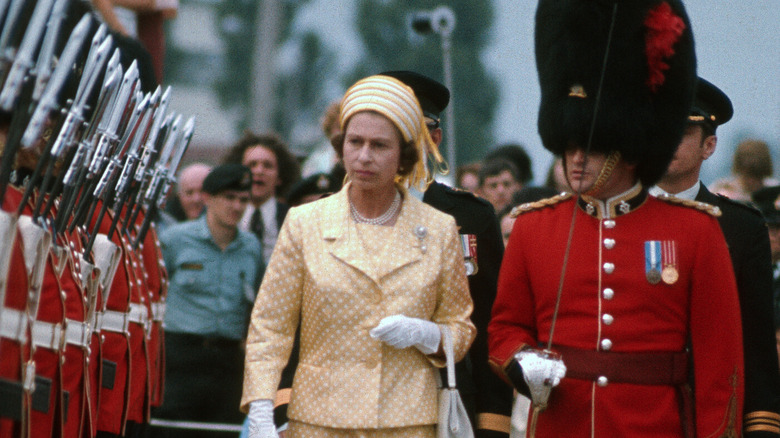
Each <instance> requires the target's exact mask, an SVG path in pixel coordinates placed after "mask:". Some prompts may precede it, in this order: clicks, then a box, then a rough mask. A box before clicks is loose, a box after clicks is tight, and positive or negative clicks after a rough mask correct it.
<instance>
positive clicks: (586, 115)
mask: <svg viewBox="0 0 780 438" xmlns="http://www.w3.org/2000/svg"><path fill="white" fill-rule="evenodd" d="M613 21H614V24H613ZM610 29H611V30H610ZM610 31H611V32H612V34H611V37H610ZM535 39H536V41H535V53H536V67H537V70H538V72H539V84H540V87H541V92H542V100H541V104H540V107H539V122H538V123H539V135H540V136H541V138H542V143H543V144H544V146H545V147H546V148H547V149H549V150H550V151H552V152H553V153H555V154H557V155H562V154H563V152H564V151H565V150H566V148H567V147H570V146H572V145H576V146H581V147H583V148H584V147H586V146H587V145H588V144H590V150H591V151H594V152H603V153H609V152H612V151H619V152H620V153H621V155H622V156H623V158H624V159H625V160H627V161H629V162H632V163H636V164H637V174H638V176H639V178H640V180H641V181H642V183H643V184H645V185H651V184H654V183H655V182H656V181H657V180H658V179H659V178H660V177H661V176H662V175H663V173H664V172H665V170H666V167H667V166H668V164H669V161H671V159H672V156H673V155H674V151H675V150H676V149H677V145H678V144H679V141H680V138H681V137H682V134H683V131H684V129H685V124H686V122H687V117H688V113H689V111H690V108H691V105H692V103H693V95H694V89H695V85H696V55H695V52H694V44H693V34H692V33H691V25H690V22H689V20H688V16H687V14H686V12H685V8H684V7H683V5H682V3H681V1H680V0H539V5H538V8H537V11H536V29H535ZM605 54H606V55H607V60H606V63H605V61H604V59H605ZM600 84H601V85H600ZM600 87H601V88H600ZM597 96H599V102H598V107H597V102H596V97H597ZM594 116H595V117H594Z"/></svg>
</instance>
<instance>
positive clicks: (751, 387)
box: [650, 78, 780, 437]
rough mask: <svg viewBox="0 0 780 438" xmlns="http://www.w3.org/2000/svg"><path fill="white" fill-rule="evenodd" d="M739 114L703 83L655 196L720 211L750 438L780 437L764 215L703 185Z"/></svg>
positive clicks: (722, 95) (779, 390)
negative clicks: (735, 296) (735, 302)
mask: <svg viewBox="0 0 780 438" xmlns="http://www.w3.org/2000/svg"><path fill="white" fill-rule="evenodd" d="M733 113H734V111H733V108H732V106H731V101H730V100H729V98H728V96H726V94H725V93H724V92H723V91H721V90H720V89H718V88H717V87H716V86H714V85H713V84H711V83H710V82H708V81H706V80H704V79H701V78H699V80H698V83H697V88H696V98H695V101H694V107H693V108H692V109H691V113H690V115H689V116H688V126H687V128H686V131H685V135H684V136H683V139H682V141H681V142H680V146H679V147H678V149H677V152H676V153H675V156H674V158H673V159H672V162H671V163H670V165H669V168H668V170H667V173H666V175H664V177H663V178H662V179H661V181H660V182H659V183H658V185H657V187H654V188H653V189H651V190H650V193H651V194H654V195H656V196H668V195H667V194H671V195H674V196H676V197H679V198H684V199H694V200H696V201H700V202H706V203H708V204H711V205H714V206H717V207H718V208H719V209H720V211H721V212H722V215H721V216H720V217H718V222H719V224H720V228H721V230H722V231H723V234H724V236H725V238H726V243H727V244H728V248H729V253H730V255H731V262H732V265H733V267H734V275H735V277H736V280H737V289H738V292H739V301H740V308H741V312H742V333H743V339H744V341H743V344H744V352H745V406H744V418H743V426H744V433H745V436H746V437H770V436H774V437H777V436H780V415H778V406H777V402H778V400H779V399H778V396H780V375H779V374H778V360H777V353H776V349H775V348H773V345H774V343H775V340H774V336H773V333H774V329H773V327H774V325H773V312H772V310H771V309H773V306H772V299H773V298H772V267H771V255H770V247H769V239H768V234H767V229H766V226H765V225H764V219H763V218H762V216H761V213H760V212H759V211H758V210H756V209H755V208H753V207H749V206H747V205H745V204H743V203H740V202H736V201H732V200H731V199H729V198H727V197H725V196H721V195H715V194H713V193H712V192H710V191H709V190H707V187H706V186H705V185H704V184H702V183H701V181H699V172H700V170H701V165H702V163H703V162H704V160H706V159H707V158H708V157H710V156H711V155H712V154H713V153H714V152H715V148H716V144H717V136H716V135H715V130H716V128H717V127H718V126H719V125H721V124H723V123H726V122H727V121H729V119H731V116H732V115H733Z"/></svg>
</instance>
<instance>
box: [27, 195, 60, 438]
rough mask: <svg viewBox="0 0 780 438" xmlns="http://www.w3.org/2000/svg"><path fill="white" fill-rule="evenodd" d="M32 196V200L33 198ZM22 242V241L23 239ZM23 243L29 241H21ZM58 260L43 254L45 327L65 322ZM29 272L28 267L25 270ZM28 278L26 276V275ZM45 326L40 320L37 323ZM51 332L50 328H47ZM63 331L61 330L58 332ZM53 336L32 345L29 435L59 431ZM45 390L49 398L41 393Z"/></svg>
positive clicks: (40, 315) (57, 360) (57, 350)
mask: <svg viewBox="0 0 780 438" xmlns="http://www.w3.org/2000/svg"><path fill="white" fill-rule="evenodd" d="M34 201H35V199H33V200H32V201H31V202H34ZM31 210H32V209H31V208H28V209H26V210H25V211H24V212H23V215H29V214H31ZM23 242H24V241H23ZM24 243H25V245H27V244H29V242H24ZM57 262H58V260H57V259H56V258H55V256H54V254H53V252H52V251H49V253H48V254H47V256H46V258H45V267H44V274H43V280H42V284H41V291H40V296H39V302H38V309H37V314H36V317H35V320H36V322H43V323H44V324H46V327H51V325H52V324H55V325H56V324H59V327H63V326H64V322H65V304H64V300H63V298H62V295H61V294H60V283H59V272H57V267H58V264H57ZM28 272H29V271H28ZM28 279H29V277H28ZM42 326H44V325H43V324H39V327H42ZM46 332H47V334H52V333H53V331H49V330H47V331H46ZM61 334H62V333H60V335H61ZM53 339H54V336H52V337H50V338H49V339H48V341H49V342H48V345H47V346H41V345H39V346H37V347H35V348H34V352H33V361H34V362H35V391H34V393H33V396H32V404H31V409H30V416H29V422H30V424H31V425H32V427H30V429H29V432H30V434H29V436H30V437H31V438H37V437H46V438H48V437H51V436H52V434H55V435H54V436H60V435H61V434H62V422H61V421H54V420H55V413H56V412H57V410H58V409H60V408H61V406H60V403H59V397H58V395H59V393H60V375H61V368H60V367H61V366H62V351H61V348H60V347H61V344H59V343H57V344H56V345H54V342H52V341H53ZM47 392H48V399H47V397H45V396H44V394H46V393H47ZM36 400H37V402H36Z"/></svg>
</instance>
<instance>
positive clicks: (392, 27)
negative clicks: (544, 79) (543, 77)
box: [346, 0, 498, 164]
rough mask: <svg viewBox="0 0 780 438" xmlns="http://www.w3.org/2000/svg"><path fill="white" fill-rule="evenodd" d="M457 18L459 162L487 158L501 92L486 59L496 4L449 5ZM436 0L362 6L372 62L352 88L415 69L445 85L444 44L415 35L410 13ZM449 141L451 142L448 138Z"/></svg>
mask: <svg viewBox="0 0 780 438" xmlns="http://www.w3.org/2000/svg"><path fill="white" fill-rule="evenodd" d="M448 3H449V4H448V6H449V7H451V8H452V10H453V11H454V12H455V15H456V17H457V24H456V26H455V30H454V33H453V36H452V49H451V53H452V54H451V56H452V65H453V90H450V91H451V92H452V94H453V100H452V101H451V103H452V104H454V105H455V107H454V109H455V129H456V140H457V144H456V149H457V151H456V155H457V163H459V164H463V163H467V162H470V161H475V160H478V159H481V158H482V156H483V155H484V152H485V151H486V150H487V149H489V148H490V147H491V146H492V143H493V137H492V127H491V121H492V120H493V114H494V112H495V106H496V102H497V100H498V99H497V98H498V91H497V90H498V87H497V85H496V82H495V80H494V79H493V78H491V77H489V76H488V74H487V72H486V71H485V68H484V66H483V65H482V62H481V60H480V54H481V52H482V50H483V48H484V47H485V45H486V44H487V42H488V37H489V31H490V28H491V24H492V21H493V11H492V3H491V2H479V1H469V0H453V1H451V2H448ZM439 5H440V1H438V0H437V1H434V0H419V1H409V0H406V1H404V0H368V1H363V2H360V6H359V12H358V20H359V21H358V29H359V32H360V35H361V37H362V39H363V43H364V45H365V47H366V52H367V55H366V57H367V59H365V60H364V62H361V63H359V64H358V67H357V68H356V69H355V70H354V71H353V72H352V73H351V74H350V75H349V77H348V81H347V84H346V85H349V84H351V83H353V82H355V81H356V80H358V79H360V78H362V77H365V76H368V75H372V74H376V73H379V72H382V71H386V70H413V71H417V72H419V73H422V74H425V75H427V76H430V77H432V78H434V79H436V80H439V81H441V82H442V83H443V82H444V72H443V67H442V51H441V40H440V38H439V36H438V35H436V34H429V35H418V34H415V33H414V31H412V30H411V27H410V14H411V13H413V12H415V11H421V10H432V9H434V8H436V7H437V6H439ZM445 141H446V139H445Z"/></svg>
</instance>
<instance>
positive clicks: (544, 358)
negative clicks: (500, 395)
mask: <svg viewBox="0 0 780 438" xmlns="http://www.w3.org/2000/svg"><path fill="white" fill-rule="evenodd" d="M515 360H516V361H517V362H518V363H519V364H520V367H521V368H522V370H523V380H525V383H526V384H527V385H528V389H529V391H530V392H531V401H532V402H533V405H534V406H537V407H541V408H542V409H544V408H546V407H547V399H549V398H550V391H552V389H553V388H554V387H556V386H558V384H559V383H561V379H562V378H563V377H564V376H566V365H564V364H563V360H561V358H560V356H558V355H556V354H551V353H550V352H546V351H539V350H523V351H521V352H519V353H517V354H515Z"/></svg>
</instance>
